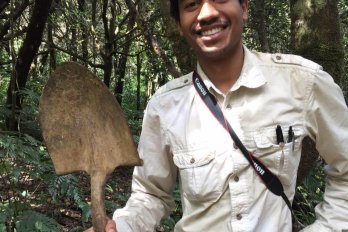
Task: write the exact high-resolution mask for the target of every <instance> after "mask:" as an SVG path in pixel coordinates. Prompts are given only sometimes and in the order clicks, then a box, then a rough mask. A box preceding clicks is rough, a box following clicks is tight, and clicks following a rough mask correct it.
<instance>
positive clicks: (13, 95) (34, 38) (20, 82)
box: [6, 0, 52, 130]
mask: <svg viewBox="0 0 348 232" xmlns="http://www.w3.org/2000/svg"><path fill="white" fill-rule="evenodd" d="M51 3H52V0H36V1H35V5H34V8H33V13H32V15H31V19H30V22H29V25H28V29H27V34H26V38H25V39H24V41H23V45H22V47H21V48H20V50H19V54H18V58H17V61H16V65H15V70H14V72H15V74H14V75H13V78H12V79H11V82H10V84H9V87H8V91H7V101H6V103H7V105H13V106H15V107H16V109H20V108H21V101H22V99H21V97H20V95H19V93H18V90H22V89H24V88H25V86H26V83H27V80H28V73H29V70H30V65H31V63H32V62H33V60H34V57H35V56H36V53H37V51H38V50H39V47H40V44H41V39H42V35H43V32H44V28H45V24H46V21H47V18H48V15H49V12H50V7H51ZM11 86H12V88H11ZM6 121H7V123H6V125H7V127H8V129H9V130H17V129H18V122H17V120H16V116H15V115H12V116H11V117H9V118H7V120H6Z"/></svg>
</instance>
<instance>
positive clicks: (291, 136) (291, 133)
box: [288, 126, 294, 143]
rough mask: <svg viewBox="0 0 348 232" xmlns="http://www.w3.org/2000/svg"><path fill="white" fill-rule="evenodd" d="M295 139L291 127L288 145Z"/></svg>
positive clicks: (290, 127)
mask: <svg viewBox="0 0 348 232" xmlns="http://www.w3.org/2000/svg"><path fill="white" fill-rule="evenodd" d="M293 139H294V132H293V130H292V126H289V130H288V143H290V142H292V140H293Z"/></svg>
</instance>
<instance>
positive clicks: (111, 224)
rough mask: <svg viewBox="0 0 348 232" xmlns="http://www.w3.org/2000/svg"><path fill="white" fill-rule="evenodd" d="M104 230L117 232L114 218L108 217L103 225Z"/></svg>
mask: <svg viewBox="0 0 348 232" xmlns="http://www.w3.org/2000/svg"><path fill="white" fill-rule="evenodd" d="M105 231H106V232H117V230H116V223H115V222H114V220H111V219H109V220H108V221H107V223H106V226H105Z"/></svg>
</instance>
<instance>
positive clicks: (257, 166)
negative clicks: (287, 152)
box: [192, 71, 292, 211]
mask: <svg viewBox="0 0 348 232" xmlns="http://www.w3.org/2000/svg"><path fill="white" fill-rule="evenodd" d="M192 80H193V84H194V86H195V88H196V90H197V92H198V94H199V95H200V97H201V98H202V100H203V101H204V103H205V104H206V105H207V107H208V108H209V110H210V111H211V112H212V114H213V115H214V116H215V118H216V119H217V120H218V121H219V122H220V124H221V125H222V126H223V127H224V128H225V129H226V130H227V131H228V133H229V134H230V136H231V137H232V139H233V141H234V143H235V145H236V146H237V147H238V148H239V150H240V151H241V152H242V153H243V155H244V156H245V158H246V159H247V160H248V161H249V163H250V165H251V166H252V167H253V168H254V170H255V171H256V173H257V174H258V176H259V177H260V178H261V179H262V181H263V182H264V183H265V185H266V187H267V188H268V189H269V190H270V191H271V192H272V193H274V194H275V195H277V196H281V197H282V198H283V199H284V201H285V203H286V204H287V206H288V207H289V209H290V211H292V208H291V203H290V201H289V199H288V198H287V196H286V195H285V193H284V189H283V185H282V183H281V182H280V180H279V179H278V178H277V176H275V175H274V174H273V173H272V172H271V171H270V170H269V169H268V168H267V167H266V166H265V165H264V164H263V163H262V162H261V161H260V160H258V159H257V158H256V157H255V156H253V154H252V153H250V152H249V151H248V150H247V149H246V148H245V146H244V145H243V143H242V142H241V141H240V139H239V138H238V136H237V134H236V133H235V132H234V130H233V129H232V127H231V125H230V124H229V123H228V121H227V120H226V119H225V116H224V114H223V112H222V110H221V108H220V107H219V105H218V104H217V101H216V99H215V96H214V95H212V94H211V93H210V92H209V91H208V89H207V87H206V86H205V84H204V82H203V81H202V79H201V77H200V76H199V75H198V73H197V72H196V71H195V72H193V75H192Z"/></svg>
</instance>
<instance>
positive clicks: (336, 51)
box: [290, 0, 344, 182]
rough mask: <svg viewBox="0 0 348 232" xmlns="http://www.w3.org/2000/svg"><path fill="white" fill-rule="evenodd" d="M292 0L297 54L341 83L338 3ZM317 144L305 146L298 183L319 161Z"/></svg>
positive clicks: (294, 42) (335, 1)
mask: <svg viewBox="0 0 348 232" xmlns="http://www.w3.org/2000/svg"><path fill="white" fill-rule="evenodd" d="M311 2H312V4H305V3H304V1H302V0H291V1H290V9H291V36H292V41H291V42H292V47H293V49H294V53H296V54H299V55H301V56H303V57H306V58H308V59H310V60H313V61H315V62H317V63H319V64H320V65H322V66H323V67H324V69H325V70H326V71H327V72H329V73H330V74H331V75H332V76H333V78H334V79H335V81H336V82H337V83H340V78H341V76H343V68H342V67H343V57H344V54H343V46H342V41H341V34H340V26H339V17H338V9H337V0H326V1H319V0H316V1H311ZM318 155H319V153H318V151H316V149H315V144H314V142H313V141H309V139H306V140H305V141H304V143H303V151H302V159H301V165H300V169H299V174H298V182H302V180H303V178H304V177H305V176H306V174H307V172H308V170H309V169H310V168H311V167H312V165H313V164H314V162H315V160H316V159H317V158H318Z"/></svg>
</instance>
